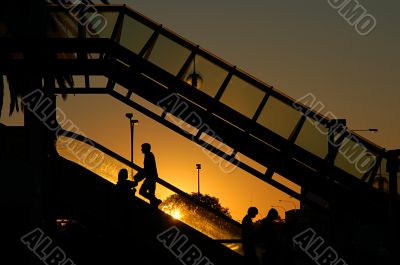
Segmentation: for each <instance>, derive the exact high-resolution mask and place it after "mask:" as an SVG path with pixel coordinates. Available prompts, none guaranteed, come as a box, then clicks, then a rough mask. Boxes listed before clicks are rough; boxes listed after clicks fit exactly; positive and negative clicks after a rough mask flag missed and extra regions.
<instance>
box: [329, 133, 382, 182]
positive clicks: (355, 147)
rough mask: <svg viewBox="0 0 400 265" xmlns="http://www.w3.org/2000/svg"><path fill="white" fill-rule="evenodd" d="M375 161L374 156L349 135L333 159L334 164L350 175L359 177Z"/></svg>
mask: <svg viewBox="0 0 400 265" xmlns="http://www.w3.org/2000/svg"><path fill="white" fill-rule="evenodd" d="M375 163H376V157H375V155H373V154H372V153H370V152H369V151H368V149H367V148H365V146H364V145H363V144H361V143H359V142H358V141H357V138H355V137H352V136H350V137H349V138H346V139H345V140H344V141H343V143H342V145H341V147H340V148H339V153H338V155H337V157H336V159H335V165H336V166H337V167H339V168H341V169H343V170H345V171H346V172H348V173H350V174H351V175H353V176H355V177H357V178H361V177H362V176H363V175H364V173H366V172H368V171H369V170H370V169H371V168H372V167H373V166H374V165H375Z"/></svg>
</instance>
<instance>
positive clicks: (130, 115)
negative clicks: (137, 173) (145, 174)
mask: <svg viewBox="0 0 400 265" xmlns="http://www.w3.org/2000/svg"><path fill="white" fill-rule="evenodd" d="M125 117H127V118H128V119H129V127H130V130H131V162H132V164H133V128H134V125H135V123H138V122H139V121H138V120H134V119H133V114H132V113H126V114H125ZM131 175H132V177H133V168H131Z"/></svg>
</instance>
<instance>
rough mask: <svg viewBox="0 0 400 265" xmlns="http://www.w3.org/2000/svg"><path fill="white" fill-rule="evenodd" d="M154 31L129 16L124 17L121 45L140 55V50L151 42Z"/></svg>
mask: <svg viewBox="0 0 400 265" xmlns="http://www.w3.org/2000/svg"><path fill="white" fill-rule="evenodd" d="M153 32H154V31H153V30H152V29H151V28H149V27H147V26H145V25H143V24H142V23H140V22H139V21H136V20H134V19H133V18H131V17H129V16H124V23H123V25H122V31H121V40H120V44H121V45H122V46H124V47H125V48H127V49H129V50H131V51H133V52H134V53H136V54H139V52H140V50H141V49H142V48H143V46H144V45H145V44H146V42H147V41H148V40H149V38H150V36H151V34H153Z"/></svg>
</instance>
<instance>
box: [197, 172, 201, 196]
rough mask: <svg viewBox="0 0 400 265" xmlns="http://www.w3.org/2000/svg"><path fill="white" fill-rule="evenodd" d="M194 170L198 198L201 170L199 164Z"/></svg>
mask: <svg viewBox="0 0 400 265" xmlns="http://www.w3.org/2000/svg"><path fill="white" fill-rule="evenodd" d="M196 169H197V195H199V196H200V169H201V164H196Z"/></svg>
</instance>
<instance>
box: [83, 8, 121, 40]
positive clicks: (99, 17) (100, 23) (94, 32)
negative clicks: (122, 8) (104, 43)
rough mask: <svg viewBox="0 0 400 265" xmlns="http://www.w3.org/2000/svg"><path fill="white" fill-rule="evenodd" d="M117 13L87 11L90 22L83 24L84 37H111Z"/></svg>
mask: <svg viewBox="0 0 400 265" xmlns="http://www.w3.org/2000/svg"><path fill="white" fill-rule="evenodd" d="M118 15H119V13H118V12H99V13H89V14H88V19H89V20H88V21H90V22H89V23H88V24H87V25H86V26H85V29H86V32H87V34H86V37H88V38H89V37H92V38H107V39H109V38H111V35H112V33H113V31H114V27H115V23H116V22H117V18H118Z"/></svg>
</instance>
